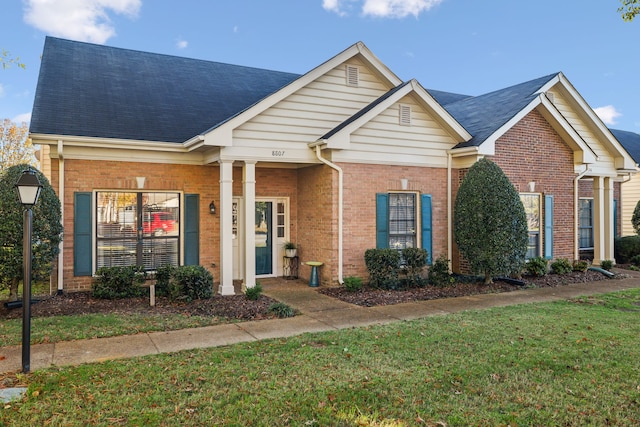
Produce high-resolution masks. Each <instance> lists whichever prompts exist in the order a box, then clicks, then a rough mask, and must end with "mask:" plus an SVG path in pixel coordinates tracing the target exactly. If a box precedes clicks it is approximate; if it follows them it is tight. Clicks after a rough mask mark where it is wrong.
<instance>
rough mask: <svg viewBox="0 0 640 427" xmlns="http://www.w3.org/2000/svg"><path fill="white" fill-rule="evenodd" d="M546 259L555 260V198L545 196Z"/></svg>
mask: <svg viewBox="0 0 640 427" xmlns="http://www.w3.org/2000/svg"><path fill="white" fill-rule="evenodd" d="M544 257H545V258H546V259H553V196H552V195H545V196H544Z"/></svg>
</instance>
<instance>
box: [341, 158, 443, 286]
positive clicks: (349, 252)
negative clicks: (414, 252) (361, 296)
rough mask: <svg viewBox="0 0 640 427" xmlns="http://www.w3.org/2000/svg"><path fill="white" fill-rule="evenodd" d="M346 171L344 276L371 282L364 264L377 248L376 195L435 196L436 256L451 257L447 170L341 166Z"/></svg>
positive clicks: (433, 224) (351, 164) (434, 248)
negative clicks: (367, 254) (405, 181)
mask: <svg viewBox="0 0 640 427" xmlns="http://www.w3.org/2000/svg"><path fill="white" fill-rule="evenodd" d="M340 166H341V167H342V168H343V171H344V201H345V205H344V267H343V268H344V270H343V276H344V277H347V276H359V277H362V278H364V279H365V280H367V279H368V274H367V271H366V267H365V263H364V253H365V251H366V250H367V249H371V248H375V247H376V193H386V192H389V191H402V190H401V183H400V179H403V178H404V179H408V182H409V184H408V190H409V191H415V192H417V193H419V194H431V195H432V221H433V223H432V227H433V239H432V245H433V246H432V252H433V253H432V254H431V255H432V256H433V257H434V258H435V257H438V256H440V255H442V254H445V255H446V253H447V170H446V169H444V168H442V169H436V168H420V167H410V166H384V165H366V164H357V163H343V164H340Z"/></svg>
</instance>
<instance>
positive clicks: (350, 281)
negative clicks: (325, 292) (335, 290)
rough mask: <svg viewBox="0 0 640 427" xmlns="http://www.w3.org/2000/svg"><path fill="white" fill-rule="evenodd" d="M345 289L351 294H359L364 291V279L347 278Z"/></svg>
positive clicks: (345, 279)
mask: <svg viewBox="0 0 640 427" xmlns="http://www.w3.org/2000/svg"><path fill="white" fill-rule="evenodd" d="M344 287H345V289H346V290H347V291H349V292H357V291H359V290H360V289H362V279H361V278H359V277H355V276H348V277H345V278H344Z"/></svg>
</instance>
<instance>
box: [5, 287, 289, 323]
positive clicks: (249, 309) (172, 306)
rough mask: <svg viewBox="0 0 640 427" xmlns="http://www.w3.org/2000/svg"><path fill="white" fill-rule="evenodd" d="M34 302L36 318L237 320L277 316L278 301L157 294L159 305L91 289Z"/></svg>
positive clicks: (9, 313)
mask: <svg viewBox="0 0 640 427" xmlns="http://www.w3.org/2000/svg"><path fill="white" fill-rule="evenodd" d="M37 299H41V300H40V301H38V302H37V303H34V304H32V305H31V316H32V317H48V316H71V315H80V314H90V313H120V314H154V315H157V314H160V315H162V314H182V315H185V316H218V317H225V318H229V319H237V320H261V319H268V318H273V317H274V316H273V315H272V314H270V313H269V312H268V308H269V306H270V305H271V304H273V303H275V302H277V301H275V300H274V299H272V298H269V297H267V296H265V295H261V296H260V298H259V299H258V300H256V301H251V300H248V299H247V298H246V297H245V296H244V295H228V296H221V295H215V296H214V297H213V298H210V299H204V300H195V301H191V302H171V301H169V300H168V299H167V298H164V297H156V305H155V307H151V306H150V305H149V297H148V296H146V297H140V298H123V299H113V300H108V299H98V298H94V297H92V296H91V293H90V292H72V293H64V294H62V295H53V296H50V297H49V296H47V297H34V300H37ZM21 316H22V309H21V308H14V309H7V308H6V307H5V305H4V304H2V305H1V306H0V319H13V318H19V317H21Z"/></svg>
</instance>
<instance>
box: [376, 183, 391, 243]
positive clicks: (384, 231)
mask: <svg viewBox="0 0 640 427" xmlns="http://www.w3.org/2000/svg"><path fill="white" fill-rule="evenodd" d="M388 247H389V195H388V194H387V193H378V194H376V248H378V249H386V248H388Z"/></svg>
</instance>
